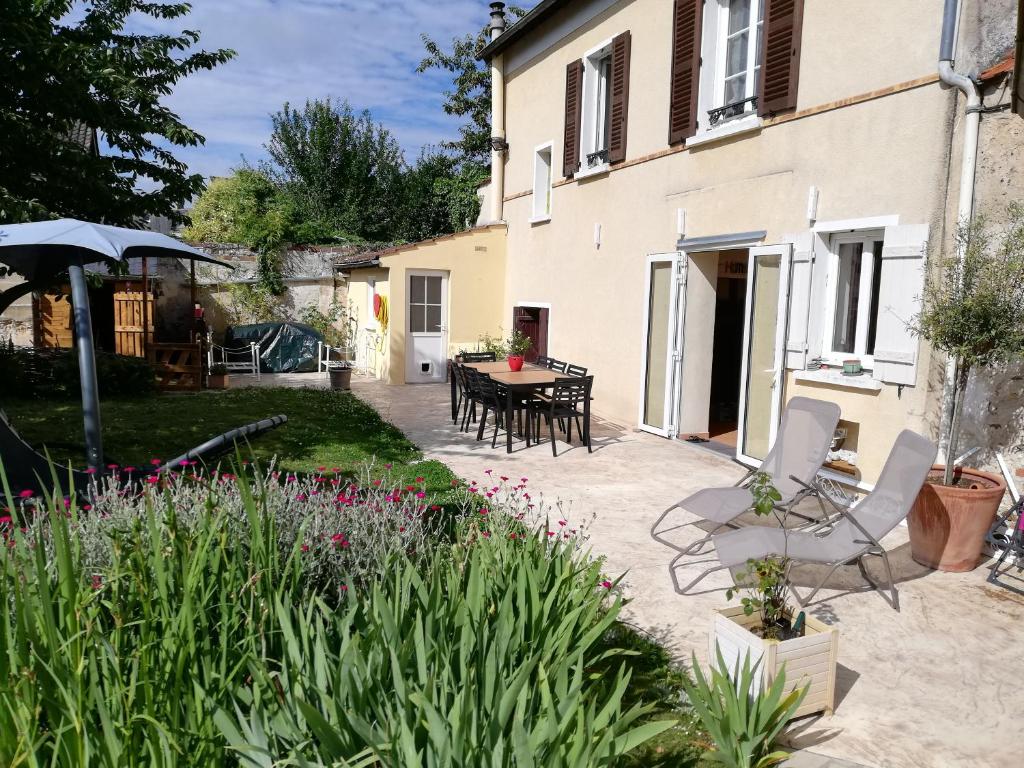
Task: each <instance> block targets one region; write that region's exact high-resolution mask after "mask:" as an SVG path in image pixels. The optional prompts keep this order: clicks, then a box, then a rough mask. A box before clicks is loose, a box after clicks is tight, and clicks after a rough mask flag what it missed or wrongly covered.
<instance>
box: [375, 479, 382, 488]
mask: <svg viewBox="0 0 1024 768" xmlns="http://www.w3.org/2000/svg"><path fill="white" fill-rule="evenodd" d="M373 484H374V486H375V487H378V488H379V487H380V480H374V481H373Z"/></svg>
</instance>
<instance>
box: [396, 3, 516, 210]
mask: <svg viewBox="0 0 1024 768" xmlns="http://www.w3.org/2000/svg"><path fill="white" fill-rule="evenodd" d="M507 10H508V12H509V13H510V14H511V15H512V18H513V20H515V19H518V18H520V17H521V16H523V15H524V14H525V13H526V10H525V9H523V8H520V7H517V6H509V7H508V9H507ZM420 37H421V39H422V40H423V45H424V47H426V49H427V55H426V56H424V57H423V60H422V61H421V62H420V65H419V67H417V68H416V71H417V72H427V71H428V70H431V69H440V70H442V71H444V72H449V73H451V75H452V86H453V89H452V90H450V91H445V102H444V111H445V114H448V115H452V116H453V117H462V118H465V121H464V122H463V124H462V125H461V126H460V127H459V139H458V140H457V141H447V142H443V143H442V145H441V146H443V147H444V148H445V149H450V150H452V151H454V152H455V153H456V155H455V157H456V159H457V161H458V164H459V165H460V166H462V165H472V166H475V168H476V169H477V170H478V171H484V172H486V170H487V168H488V166H489V165H490V160H491V71H490V68H489V67H487V66H486V65H485V63H484V62H482V61H478V60H477V58H476V57H477V54H478V53H479V52H480V50H481V49H482V48H483V47H484V46H485V45H487V42H488V40H489V39H490V37H489V33H488V29H487V26H484V27H483V28H482V29H481V30H480V31H479V32H476V33H470V34H467V35H464V36H462V37H455V38H452V41H451V43H450V50H445V49H444V48H442V47H441V44H440V43H438V42H437V41H435V40H433V39H431V38H430V37H429V36H428V35H425V34H424V35H421V36H420ZM484 175H486V173H485V174H484ZM475 194H476V193H475V191H474V195H475Z"/></svg>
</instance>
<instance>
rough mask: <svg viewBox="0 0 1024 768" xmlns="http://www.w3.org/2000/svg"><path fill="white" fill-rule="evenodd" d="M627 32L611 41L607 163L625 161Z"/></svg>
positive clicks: (627, 99) (627, 77)
mask: <svg viewBox="0 0 1024 768" xmlns="http://www.w3.org/2000/svg"><path fill="white" fill-rule="evenodd" d="M629 42H630V37H629V32H623V33H622V34H621V35H616V36H615V39H613V40H612V66H611V81H612V82H611V88H610V89H609V90H610V92H611V97H610V99H609V103H608V105H609V108H610V110H611V115H610V116H609V117H610V119H609V121H608V122H609V126H608V162H609V163H621V162H622V161H623V160H625V159H626V122H627V117H628V113H629Z"/></svg>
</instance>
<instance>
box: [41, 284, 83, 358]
mask: <svg viewBox="0 0 1024 768" xmlns="http://www.w3.org/2000/svg"><path fill="white" fill-rule="evenodd" d="M69 294H70V290H67V291H64V292H63V293H62V294H61V295H56V294H51V293H45V294H42V295H40V296H39V298H38V299H37V300H36V345H37V346H39V347H45V348H47V349H71V347H73V346H74V345H75V335H74V332H73V331H72V325H73V322H72V318H73V316H74V312H73V311H72V308H71V296H70V295H69Z"/></svg>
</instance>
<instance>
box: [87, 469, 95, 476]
mask: <svg viewBox="0 0 1024 768" xmlns="http://www.w3.org/2000/svg"><path fill="white" fill-rule="evenodd" d="M85 474H87V475H95V474H96V467H89V468H88V469H87V470H85Z"/></svg>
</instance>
